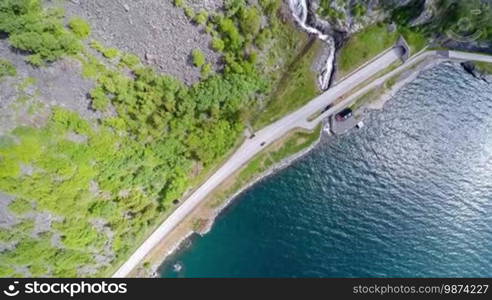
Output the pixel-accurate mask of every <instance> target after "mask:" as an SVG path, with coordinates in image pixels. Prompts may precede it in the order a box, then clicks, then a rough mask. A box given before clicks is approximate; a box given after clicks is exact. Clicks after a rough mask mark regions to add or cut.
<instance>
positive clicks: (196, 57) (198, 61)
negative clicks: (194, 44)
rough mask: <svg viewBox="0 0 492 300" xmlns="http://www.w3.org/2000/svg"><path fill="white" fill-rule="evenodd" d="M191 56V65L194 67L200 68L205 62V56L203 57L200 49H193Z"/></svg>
mask: <svg viewBox="0 0 492 300" xmlns="http://www.w3.org/2000/svg"><path fill="white" fill-rule="evenodd" d="M191 56H192V58H193V64H194V65H195V67H198V68H201V67H202V66H203V65H204V64H205V62H206V60H205V55H203V52H202V51H200V49H194V50H193V51H192V52H191Z"/></svg>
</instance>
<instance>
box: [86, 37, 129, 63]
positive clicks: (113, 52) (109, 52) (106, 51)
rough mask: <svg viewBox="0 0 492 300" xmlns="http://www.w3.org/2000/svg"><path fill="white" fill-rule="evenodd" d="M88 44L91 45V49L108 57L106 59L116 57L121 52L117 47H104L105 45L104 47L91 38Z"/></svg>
mask: <svg viewBox="0 0 492 300" xmlns="http://www.w3.org/2000/svg"><path fill="white" fill-rule="evenodd" d="M90 46H91V47H92V49H94V50H96V51H97V52H99V53H101V54H102V55H103V56H104V57H105V58H108V59H113V58H116V57H118V56H120V54H121V53H120V51H119V50H118V49H116V48H106V47H104V46H103V45H102V44H101V43H99V42H98V41H96V40H92V41H91V42H90ZM127 59H128V58H127Z"/></svg>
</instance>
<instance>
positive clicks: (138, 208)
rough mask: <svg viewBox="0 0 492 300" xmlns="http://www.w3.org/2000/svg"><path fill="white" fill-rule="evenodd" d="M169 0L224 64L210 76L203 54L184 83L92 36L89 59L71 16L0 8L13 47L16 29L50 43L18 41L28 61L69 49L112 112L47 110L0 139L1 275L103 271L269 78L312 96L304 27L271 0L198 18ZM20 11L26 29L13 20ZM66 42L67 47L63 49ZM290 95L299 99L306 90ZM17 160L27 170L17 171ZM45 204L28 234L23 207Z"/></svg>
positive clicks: (235, 125)
mask: <svg viewBox="0 0 492 300" xmlns="http://www.w3.org/2000/svg"><path fill="white" fill-rule="evenodd" d="M175 4H176V5H177V6H180V7H183V9H184V10H185V13H186V15H187V16H188V17H189V18H190V21H192V20H195V22H196V23H199V24H206V28H207V30H209V32H210V34H211V35H212V37H213V42H212V44H213V47H214V49H216V50H217V51H220V52H221V55H222V56H223V61H224V69H223V70H222V71H221V72H220V73H214V72H213V68H212V64H211V63H207V62H206V61H205V57H204V56H203V53H201V51H199V50H198V49H196V50H195V51H193V54H192V55H193V60H194V63H195V65H196V66H197V67H200V68H201V73H202V80H201V81H200V82H198V83H196V84H194V85H192V86H186V85H185V84H183V83H182V82H180V81H178V80H176V79H175V78H172V77H170V76H167V75H159V74H157V73H156V72H154V71H153V70H152V69H151V68H148V67H145V66H144V65H143V64H142V63H141V62H140V60H139V59H138V57H136V56H135V55H133V54H128V53H121V52H120V51H119V50H117V49H115V48H107V47H105V46H103V45H102V44H101V43H99V42H97V41H91V42H90V43H89V44H90V47H92V48H93V49H95V50H96V51H98V52H99V53H101V54H102V55H96V56H92V55H91V54H89V53H90V51H85V49H83V48H82V43H81V41H80V40H81V39H82V38H86V37H87V36H88V35H89V34H90V28H89V27H88V26H87V27H86V26H85V23H84V22H82V21H81V20H78V21H74V20H77V19H72V21H70V22H69V24H68V25H67V26H68V27H69V28H70V29H71V30H68V28H67V27H66V26H65V25H64V24H63V20H64V19H63V14H61V12H59V11H55V10H45V9H42V7H41V5H40V2H39V1H38V0H21V1H10V0H7V1H6V2H5V1H4V2H2V4H0V13H1V15H0V16H1V17H2V18H1V19H0V20H1V21H0V30H1V31H3V32H6V33H7V34H8V38H9V41H10V42H11V43H12V45H14V46H15V47H17V46H16V45H19V44H18V43H16V36H17V35H18V34H19V35H21V36H22V34H24V33H25V32H31V31H33V32H34V34H32V35H30V36H31V37H33V38H34V37H36V35H38V34H39V35H43V38H46V39H47V40H48V39H49V40H50V41H51V42H54V44H53V45H52V47H51V48H49V50H50V51H51V50H53V51H52V52H53V53H52V52H46V49H44V48H45V46H47V44H46V45H45V44H41V46H42V47H37V46H39V45H38V44H36V39H33V40H27V39H24V41H25V42H26V43H25V44H24V46H23V47H24V48H25V49H24V50H26V51H29V52H30V54H31V57H32V56H35V57H38V58H40V60H39V61H38V62H39V63H44V62H45V61H54V60H56V59H58V58H60V57H61V56H63V55H67V54H70V55H72V54H73V55H76V58H77V59H78V60H80V62H81V63H82V67H83V71H82V72H83V76H85V77H87V78H91V79H93V80H94V82H95V87H94V88H93V89H92V90H91V92H90V97H91V99H92V104H91V106H92V108H93V109H95V110H99V111H103V112H106V111H108V110H109V109H110V108H111V111H114V112H115V114H111V116H110V117H104V118H101V119H98V120H97V122H93V121H91V122H89V121H87V120H85V119H83V118H82V117H80V116H79V115H78V114H76V113H74V112H72V111H69V110H65V109H62V108H57V107H54V108H52V111H51V117H50V118H49V120H48V121H47V124H46V125H45V126H44V127H39V128H31V127H18V128H16V129H15V130H13V131H12V132H11V133H9V134H7V135H5V136H2V137H0V190H1V191H2V192H4V193H6V194H9V195H12V196H15V199H16V200H15V201H14V202H12V204H11V205H10V206H9V209H10V210H11V211H12V212H14V213H15V214H16V215H18V216H19V217H20V219H21V220H22V222H21V223H19V224H17V225H15V226H14V227H13V228H9V229H8V230H7V229H1V230H0V243H8V244H15V245H16V246H15V248H14V249H9V250H5V251H3V252H1V253H0V270H2V275H3V276H15V275H19V276H23V275H22V274H16V272H15V270H16V269H17V268H18V267H25V268H27V270H29V272H30V273H31V275H33V276H64V277H66V276H68V277H72V276H80V275H83V276H103V275H105V276H107V275H109V274H110V273H111V272H112V271H114V268H115V267H117V265H118V264H119V263H121V262H122V261H123V260H124V259H126V258H127V257H128V255H129V254H130V253H131V252H132V250H134V249H135V248H136V247H137V246H138V244H139V242H141V241H142V240H143V239H144V238H145V237H146V235H148V234H149V233H150V232H151V231H152V230H153V229H154V228H155V225H156V224H157V223H158V222H159V221H161V220H162V219H163V218H165V216H166V215H168V214H169V213H170V212H171V211H172V210H173V208H174V206H175V203H176V201H177V200H179V199H180V198H181V197H182V195H183V193H184V192H185V191H186V190H188V189H189V188H190V187H191V186H192V185H196V184H198V183H199V182H197V178H204V174H205V173H206V172H207V171H209V170H212V169H213V168H214V167H215V166H216V165H217V164H218V163H219V162H221V161H222V160H223V158H224V157H225V156H226V155H227V154H228V153H229V152H230V151H231V149H233V147H234V146H235V145H236V144H237V141H239V140H240V139H241V137H242V132H243V129H244V127H245V123H247V122H251V120H254V119H255V118H256V117H257V116H258V115H261V114H262V109H260V108H259V102H260V101H259V100H265V101H263V102H266V103H267V104H268V103H269V102H270V101H276V99H275V98H274V96H272V97H268V95H269V93H271V87H272V86H275V85H277V84H278V83H279V82H283V84H284V87H289V86H290V85H291V84H294V82H296V81H300V82H301V79H302V82H301V84H300V85H299V87H300V88H303V87H306V89H305V91H307V92H306V93H313V94H314V93H316V92H315V85H314V82H315V80H314V77H313V76H312V74H310V71H309V69H310V60H311V59H312V58H313V56H312V55H310V56H308V57H306V58H304V53H303V52H302V50H303V48H302V47H301V46H302V45H304V44H305V42H306V38H305V35H304V34H302V33H299V32H298V31H297V30H295V28H294V27H292V26H290V24H286V23H282V20H281V18H280V15H278V14H277V11H278V9H279V6H280V0H261V1H259V5H247V4H246V2H245V1H242V0H239V1H238V0H235V1H226V10H225V11H224V13H216V14H214V15H211V16H208V15H207V16H206V17H205V15H204V14H202V13H200V12H199V13H195V12H194V11H192V10H191V11H190V8H189V7H187V6H186V4H185V3H184V2H183V1H179V0H177V1H175ZM55 12H56V13H55ZM13 16H15V18H13ZM262 16H269V17H268V18H267V24H264V25H262V24H261V22H260V20H261V17H262ZM3 17H9V19H8V21H4V18H3ZM17 18H24V21H25V22H24V23H22V22H17ZM31 19H35V20H36V22H37V23H36V22H35V26H34V27H33V26H31V25H29V26H27V25H26V26H24V24H26V22H27V23H28V22H30V21H29V20H31ZM45 22H49V24H46V23H45ZM5 28H7V29H8V30H7V29H5ZM12 28H14V29H15V30H14V29H12ZM16 28H17V29H16ZM18 28H21V29H18ZM39 28H41V29H40V30H41V31H39V30H38V29H39ZM48 36H50V37H48ZM260 36H261V38H260ZM273 37H275V38H273ZM57 39H61V41H59V42H58V40H57ZM41 40H42V39H41ZM260 40H261V42H262V47H261V48H260V47H259V46H258V45H257V42H258V41H260ZM68 41H70V43H69V45H77V47H73V48H68V49H67V47H65V46H64V45H66V43H68ZM19 49H22V48H19ZM27 49H29V50H27ZM70 49H71V50H70ZM68 50H70V51H68ZM299 52H301V54H299V56H297V54H298V53H299ZM310 53H311V52H310ZM48 54H50V55H48ZM295 61H299V62H298V63H293V62H295ZM286 71H288V75H287V76H282V73H284V72H286ZM311 89H312V90H311ZM276 93H278V94H279V95H280V96H281V97H282V105H281V106H285V107H289V108H288V109H292V107H294V106H297V105H300V104H299V103H300V100H299V99H298V98H297V97H296V96H295V91H294V89H292V88H291V89H288V91H286V92H284V91H280V90H278V91H277V92H276ZM299 96H302V97H301V98H302V99H301V100H302V101H306V100H308V97H309V94H305V95H299ZM291 102H292V103H291ZM279 104H280V103H277V104H274V105H279ZM74 137H76V138H75V139H74ZM305 139H306V140H307V139H308V138H307V137H305ZM303 140H304V137H303ZM305 145H307V144H305V143H301V142H299V143H297V142H296V143H295V144H288V149H291V150H288V149H286V148H282V149H281V151H280V150H279V151H278V153H277V154H271V157H272V159H280V156H283V155H287V154H288V153H291V152H290V151H294V150H296V149H297V150H299V149H301V148H302V147H304V146H305ZM297 150H296V151H297ZM25 166H29V168H30V169H31V170H32V172H27V173H26V172H24V171H23V170H24V167H25ZM46 212H48V213H50V214H51V215H53V216H55V217H57V218H55V221H53V223H52V226H51V230H50V231H49V232H42V233H34V222H33V220H32V219H30V218H29V217H28V215H30V214H32V213H46ZM97 224H99V226H98V225H97ZM101 224H102V225H101ZM108 231H109V232H110V234H109V235H108ZM53 240H59V241H60V245H56V244H53V243H52V241H53ZM96 255H106V256H107V257H108V260H109V261H111V265H99V264H97V263H96V261H95V256H96ZM80 266H91V267H94V270H95V273H82V271H81V269H80Z"/></svg>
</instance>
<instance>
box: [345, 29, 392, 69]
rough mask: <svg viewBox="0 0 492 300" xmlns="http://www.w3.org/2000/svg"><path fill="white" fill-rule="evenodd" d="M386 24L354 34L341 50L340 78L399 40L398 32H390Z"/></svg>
mask: <svg viewBox="0 0 492 300" xmlns="http://www.w3.org/2000/svg"><path fill="white" fill-rule="evenodd" d="M387 27H388V26H387V25H385V24H374V25H372V26H370V27H367V28H366V29H364V30H362V31H360V32H358V33H356V34H354V35H353V36H352V37H351V38H350V39H349V40H348V42H347V43H346V44H345V45H344V46H343V48H342V49H341V50H340V56H339V57H338V74H339V78H341V77H343V76H345V75H347V74H348V73H350V72H351V71H353V70H355V69H356V68H358V67H359V66H361V65H363V64H364V63H365V62H367V61H368V60H370V59H371V58H373V57H375V56H377V55H378V54H380V53H381V52H382V51H383V50H385V49H387V48H389V47H391V46H392V45H393V44H394V43H395V42H396V40H397V39H398V33H397V32H389V31H388V28H387Z"/></svg>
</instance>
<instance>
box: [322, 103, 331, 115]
mask: <svg viewBox="0 0 492 300" xmlns="http://www.w3.org/2000/svg"><path fill="white" fill-rule="evenodd" d="M332 107H333V103H331V104H328V105H327V106H326V107H325V108H324V109H323V111H322V112H321V113H324V112H325V111H327V110H329V109H330V108H332Z"/></svg>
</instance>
